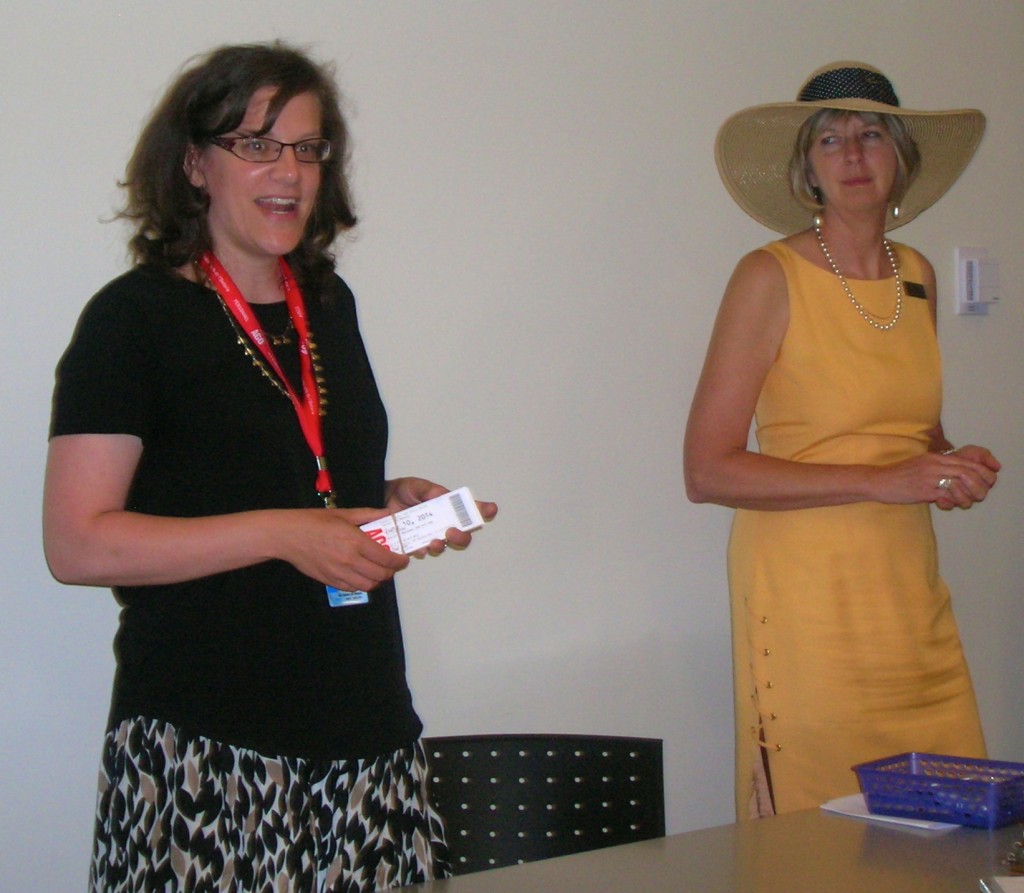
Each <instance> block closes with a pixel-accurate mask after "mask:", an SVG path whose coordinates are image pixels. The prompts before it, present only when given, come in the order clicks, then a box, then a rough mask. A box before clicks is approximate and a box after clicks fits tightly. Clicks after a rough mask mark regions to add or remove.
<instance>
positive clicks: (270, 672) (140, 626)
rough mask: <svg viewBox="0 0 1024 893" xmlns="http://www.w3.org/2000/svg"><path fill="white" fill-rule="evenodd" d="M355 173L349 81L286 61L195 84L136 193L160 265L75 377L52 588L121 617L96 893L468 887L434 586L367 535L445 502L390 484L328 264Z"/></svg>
mask: <svg viewBox="0 0 1024 893" xmlns="http://www.w3.org/2000/svg"><path fill="white" fill-rule="evenodd" d="M347 155H348V152H347V133H346V127H345V123H344V120H343V118H342V116H341V113H340V111H339V106H338V96H337V92H336V88H335V85H334V83H333V80H332V77H331V76H330V74H329V73H328V72H327V71H326V70H325V69H324V68H323V67H321V66H319V65H317V64H315V63H314V62H312V61H311V60H310V59H309V58H308V57H307V56H306V55H305V54H304V53H302V52H299V51H296V50H294V49H292V48H290V47H287V46H284V45H281V44H272V45H250V46H233V47H224V48H221V49H219V50H216V51H214V52H213V53H211V54H209V55H208V56H206V57H204V58H203V59H201V60H199V61H198V62H197V63H196V64H194V65H192V66H191V67H189V68H187V69H186V70H185V71H184V72H183V73H182V74H181V75H180V77H179V78H178V79H177V80H176V81H175V83H174V84H172V86H171V87H170V89H169V90H168V92H167V94H166V96H165V97H164V99H163V101H162V102H161V104H160V105H159V106H158V107H157V109H156V111H155V112H154V114H153V116H152V118H151V120H150V122H149V124H148V125H147V127H146V128H145V130H144V131H143V134H142V136H141V138H140V141H139V143H138V146H137V147H136V150H135V153H134V154H133V156H132V159H131V161H130V163H129V166H128V171H127V178H126V182H125V187H126V189H127V195H128V201H127V207H126V210H125V212H124V216H125V217H126V218H128V219H130V220H132V221H133V222H134V223H135V224H136V231H135V235H134V238H133V239H132V241H131V249H132V252H133V255H134V259H135V262H136V264H135V267H134V269H132V270H131V271H130V272H128V273H126V274H125V275H123V276H121V277H120V278H119V279H117V280H115V281H114V282H112V283H110V284H109V285H108V286H106V287H105V288H104V289H102V290H101V291H100V292H99V293H98V294H97V295H96V296H95V298H94V299H93V300H92V301H91V302H90V304H89V305H88V307H87V308H86V310H85V312H84V313H83V316H82V319H81V321H80V323H79V326H78V329H77V330H76V333H75V336H74V339H73V340H72V343H71V345H70V347H69V348H68V350H67V352H66V354H65V356H64V357H63V359H62V360H61V364H60V367H59V369H58V379H57V388H56V392H55V398H54V415H53V421H52V427H51V441H50V450H49V457H48V463H47V475H46V494H45V508H44V528H45V529H44V538H45V547H46V554H47V560H48V561H49V564H50V567H51V570H52V572H53V574H54V576H55V577H57V579H59V580H61V581H63V582H67V583H75V584H84V585H95V586H110V587H113V589H114V591H115V594H116V596H117V598H118V600H119V602H120V604H121V605H122V608H123V610H122V613H121V621H120V628H119V630H118V634H117V640H116V645H115V649H116V653H117V659H118V664H117V676H116V679H115V684H114V692H113V699H112V706H111V713H110V721H109V726H108V732H107V736H106V741H105V747H104V757H103V765H102V768H101V773H100V792H99V798H98V807H97V825H96V836H95V844H94V850H93V858H92V865H91V872H90V885H91V887H90V889H92V890H96V891H101V890H102V891H109V890H118V891H129V890H152V889H156V888H160V889H175V890H177V889H183V890H184V889H187V890H192V889H218V890H239V891H241V890H246V891H248V890H270V889H274V890H277V889H281V888H282V887H281V886H280V885H281V884H284V885H285V887H287V889H296V890H298V889H301V890H331V891H342V890H344V891H356V890H359V891H362V890H374V889H384V888H387V887H390V886H396V885H400V884H407V883H415V882H418V881H422V880H428V879H431V878H433V877H438V876H444V874H445V873H446V871H447V868H446V864H445V863H446V851H445V847H444V843H443V829H442V827H441V822H440V820H439V819H438V817H437V816H436V815H435V814H434V813H433V812H432V810H431V809H430V807H429V805H428V804H427V802H426V799H425V797H424V793H423V780H424V759H423V752H422V748H421V747H420V745H419V743H418V738H419V735H420V733H421V731H422V725H421V723H420V721H419V718H418V717H417V715H416V713H415V711H414V709H413V706H412V700H411V697H410V694H409V689H408V686H407V684H406V680H405V661H404V654H403V647H402V638H401V629H400V625H399V619H398V610H397V605H396V600H395V590H394V584H393V577H394V575H395V574H396V573H397V572H398V571H400V570H402V569H403V568H404V567H406V565H407V564H408V562H409V560H410V559H409V556H406V555H401V554H397V553H394V552H391V551H389V550H388V549H386V548H385V547H383V546H381V545H379V544H378V543H376V542H374V541H373V540H372V539H371V538H370V537H369V536H367V535H366V534H364V533H363V532H362V531H361V530H360V529H359V525H361V524H364V523H366V522H368V521H371V520H375V519H377V518H380V517H381V516H382V515H384V514H385V513H387V512H394V511H398V510H400V509H402V508H406V507H409V506H412V505H416V504H418V503H420V502H423V501H425V500H427V499H430V498H433V497H435V496H438V495H440V494H442V493H444V492H446V491H445V488H444V487H441V486H440V485H437V484H434V483H431V482H429V481H426V480H423V479H421V478H398V479H395V480H386V479H385V477H384V458H385V452H386V448H387V418H386V415H385V412H384V407H383V404H382V403H381V400H380V396H379V394H378V392H377V387H376V384H375V382H374V378H373V374H372V371H371V369H370V365H369V362H368V360H367V356H366V352H365V350H364V348H363V344H362V340H361V338H360V335H359V329H358V324H357V319H356V312H355V304H354V300H353V297H352V293H351V292H350V291H349V289H348V287H347V286H346V285H345V283H344V282H343V281H342V280H341V279H339V278H338V277H337V276H336V275H335V273H334V267H333V255H332V254H331V252H330V246H331V244H332V243H333V241H334V239H335V238H336V236H337V235H338V234H339V233H341V232H342V231H344V230H347V229H349V228H351V227H352V226H353V225H354V224H355V222H356V221H355V215H354V213H353V211H352V207H351V201H350V197H349V190H348V183H347V178H346V169H345V168H346V162H347ZM480 507H481V511H482V513H483V515H484V517H485V518H491V517H493V516H494V514H495V512H496V511H497V509H496V506H494V505H493V504H492V503H482V504H481V506H480ZM469 541H470V535H469V534H468V533H463V532H461V531H459V530H455V529H452V530H449V531H447V534H446V539H444V540H435V541H434V542H432V543H431V544H430V545H429V547H428V548H427V549H426V550H424V551H425V552H427V553H429V554H431V555H439V554H441V553H442V552H444V551H445V549H446V548H447V547H448V546H449V545H451V546H454V547H457V548H462V547H465V546H466V545H468V544H469ZM327 587H331V588H332V590H340V591H342V592H346V593H348V592H351V593H358V595H356V596H354V597H350V598H348V599H346V600H344V603H343V604H341V605H340V606H339V604H338V602H339V600H338V599H336V598H335V599H331V598H329V596H328V591H327Z"/></svg>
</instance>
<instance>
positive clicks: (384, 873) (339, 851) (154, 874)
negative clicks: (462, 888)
mask: <svg viewBox="0 0 1024 893" xmlns="http://www.w3.org/2000/svg"><path fill="white" fill-rule="evenodd" d="M426 778H427V768H426V757H425V755H424V751H423V748H422V746H421V745H420V743H419V742H416V744H415V745H413V746H412V747H409V748H403V749H401V750H399V751H397V752H396V753H394V754H391V755H388V756H383V757H378V758H376V759H370V760H341V761H333V762H330V761H316V760H305V759H299V758H273V757H266V756H263V755H261V754H259V753H257V752H255V751H252V750H246V749H244V748H238V747H233V746H231V745H227V744H221V743H219V742H217V741H212V740H210V739H208V738H189V737H186V736H184V735H183V734H182V733H180V732H179V731H178V730H177V729H175V728H174V726H172V725H170V724H169V723H166V722H162V721H159V720H149V719H132V720H126V721H124V722H122V723H121V724H120V725H119V726H117V728H115V729H113V730H112V731H110V732H108V733H107V736H106V740H105V743H104V752H103V761H102V765H101V767H100V778H99V794H98V797H97V807H96V833H95V840H94V843H93V855H92V863H91V865H90V872H89V890H90V893H141V891H147V893H150V891H166V893H179V891H181V893H184V891H189V893H192V891H195V893H215V891H216V893H285V891H287V893H364V891H371V890H385V889H388V888H390V887H397V886H403V885H406V884H415V883H421V882H423V881H428V880H433V879H435V878H443V877H447V876H448V875H449V874H450V873H451V871H450V868H449V865H448V849H447V846H446V845H445V842H444V826H443V822H442V820H441V818H440V817H439V816H438V815H437V814H436V813H435V812H434V811H433V809H432V808H431V806H430V804H429V802H428V801H427V797H426V793H425V783H426Z"/></svg>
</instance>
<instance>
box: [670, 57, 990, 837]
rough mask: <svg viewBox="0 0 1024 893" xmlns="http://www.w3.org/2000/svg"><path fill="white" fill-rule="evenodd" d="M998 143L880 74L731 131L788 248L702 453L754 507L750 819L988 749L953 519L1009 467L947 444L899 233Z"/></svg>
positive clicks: (740, 808) (974, 115) (735, 187)
mask: <svg viewBox="0 0 1024 893" xmlns="http://www.w3.org/2000/svg"><path fill="white" fill-rule="evenodd" d="M983 130H984V117H983V116H982V114H981V113H980V112H978V111H975V110H970V109H967V110H962V111H943V112H919V111H913V110H910V109H905V108H901V107H900V105H899V102H898V100H897V98H896V94H895V92H894V90H893V88H892V85H891V84H890V82H889V81H888V79H886V78H885V76H884V75H882V74H881V73H880V72H878V71H877V70H876V69H874V68H872V67H871V66H869V65H865V64H863V63H859V62H837V63H833V64H830V65H828V66H825V67H824V68H822V69H819V70H818V71H816V72H815V73H814V74H812V75H811V77H810V78H809V79H808V80H807V82H805V84H804V86H803V87H802V88H801V90H800V93H799V94H798V99H797V101H796V102H785V103H776V104H772V105H765V106H759V107H756V108H751V109H747V110H745V111H742V112H740V113H738V114H736V115H734V116H732V117H731V118H730V119H728V120H727V121H726V122H725V124H724V125H723V126H722V128H721V130H720V131H719V135H718V140H717V144H716V158H717V162H718V167H719V171H720V173H721V175H722V179H723V181H724V182H725V185H726V187H727V188H728V190H729V192H730V194H731V195H732V196H733V198H734V199H735V200H736V201H737V203H738V204H739V205H740V207H742V208H743V210H745V211H746V212H748V213H749V214H750V215H751V216H753V217H754V218H755V219H757V220H759V221H760V222H762V223H764V224H765V225H767V226H769V227H770V228H772V229H773V230H775V231H776V232H780V233H782V234H783V235H784V236H785V238H783V239H782V240H780V241H777V242H773V243H771V244H769V245H766V246H765V247H763V248H761V249H758V250H756V251H753V252H752V253H750V254H748V255H746V256H745V257H744V258H742V259H741V260H740V262H739V264H738V265H737V267H736V270H735V272H734V273H733V276H732V278H731V279H730V281H729V284H728V286H727V288H726V291H725V296H724V298H723V300H722V305H721V308H720V310H719V314H718V319H717V321H716V324H715V328H714V333H713V335H712V337H711V343H710V346H709V349H708V354H707V358H706V360H705V365H704V370H703V372H702V375H701V379H700V383H699V385H698V387H697V392H696V394H695V396H694V400H693V405H692V407H691V410H690V418H689V423H688V426H687V432H686V442H685V462H684V466H685V478H686V488H687V494H688V496H689V497H690V499H692V500H693V501H695V502H713V503H718V504H721V505H726V506H731V507H733V508H735V509H736V516H735V520H734V524H733V529H732V535H731V538H730V542H729V556H728V561H729V585H730V593H731V607H732V622H733V654H734V682H735V697H736V708H735V709H736V808H737V815H738V816H739V817H741V818H743V817H756V816H761V815H770V814H772V813H775V812H787V811H791V810H795V809H802V808H807V807H813V806H818V805H820V804H821V803H823V802H824V801H826V800H829V799H832V798H834V797H838V796H841V795H844V794H849V793H853V792H855V791H856V790H857V780H856V776H855V775H854V773H853V772H852V771H851V768H850V767H851V766H852V765H854V764H856V763H859V762H863V761H867V760H872V759H876V758H879V757H883V756H887V755H890V754H894V753H900V752H903V751H908V750H918V751H928V752H937V753H950V754H960V755H965V756H984V753H985V744H984V739H983V736H982V730H981V724H980V721H979V717H978V710H977V705H976V702H975V698H974V692H973V689H972V685H971V680H970V675H969V672H968V669H967V665H966V663H965V660H964V655H963V649H962V647H961V643H960V638H959V634H958V631H957V627H956V621H955V619H954V617H953V613H952V608H951V605H950V596H949V592H948V590H947V588H946V586H945V584H944V583H943V581H942V579H941V578H940V576H939V574H938V561H937V555H936V547H935V536H934V533H933V530H932V523H931V514H930V513H931V506H932V505H935V506H937V507H938V508H940V509H944V510H950V509H954V508H961V509H967V508H970V507H971V506H973V505H974V504H975V503H977V502H980V501H981V500H983V499H984V498H985V497H986V495H987V494H988V492H989V490H990V489H991V487H992V486H993V485H994V484H995V483H996V477H997V473H998V471H999V467H1000V466H999V462H998V461H997V460H996V459H995V457H994V456H993V455H992V454H991V453H990V452H989V451H988V450H987V449H985V448H983V447H980V446H975V445H963V446H960V447H959V448H956V449H954V447H953V444H952V443H950V442H949V441H948V440H947V439H946V435H945V434H944V432H943V428H942V423H941V420H940V410H941V401H942V380H941V370H940V364H939V350H938V344H937V339H936V330H935V318H936V309H935V308H936V304H935V274H934V271H933V269H932V267H931V265H930V264H929V262H928V261H927V260H926V259H925V258H924V257H922V256H921V255H920V254H919V253H918V252H917V251H915V250H914V249H912V248H909V247H907V246H905V245H901V244H897V243H894V242H890V241H889V240H888V239H887V238H886V231H887V230H888V229H891V228H893V227H894V226H897V225H900V224H903V223H905V222H907V221H908V220H911V219H913V217H915V216H916V215H917V214H919V213H920V212H921V211H923V210H924V209H925V208H927V207H928V206H929V205H931V204H932V203H933V202H935V201H936V200H937V199H938V198H939V197H941V195H942V194H943V193H944V192H945V191H946V190H947V189H948V188H949V187H950V186H951V185H952V184H953V182H954V181H955V180H956V178H957V177H958V176H959V174H960V172H961V171H962V170H963V168H964V167H965V165H966V164H967V162H968V161H969V160H970V158H971V156H972V155H973V153H974V150H975V148H976V147H977V144H978V142H979V140H980V139H981V135H982V132H983ZM752 419H753V420H754V421H755V423H756V435H757V442H758V449H757V451H755V450H753V449H750V448H749V447H748V432H749V430H750V424H751V421H752Z"/></svg>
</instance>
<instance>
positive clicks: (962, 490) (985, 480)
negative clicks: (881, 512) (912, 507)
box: [889, 444, 1002, 511]
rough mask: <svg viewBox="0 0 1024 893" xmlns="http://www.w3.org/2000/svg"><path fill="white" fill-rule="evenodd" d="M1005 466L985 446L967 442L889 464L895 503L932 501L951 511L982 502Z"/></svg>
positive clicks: (967, 507)
mask: <svg viewBox="0 0 1024 893" xmlns="http://www.w3.org/2000/svg"><path fill="white" fill-rule="evenodd" d="M1001 467H1002V466H1001V465H1000V463H999V460H998V459H996V457H995V456H993V455H992V453H991V452H990V451H989V450H987V449H985V447H981V446H976V445H975V444H968V445H966V446H962V447H960V448H958V449H957V450H955V451H954V452H951V453H935V452H929V453H925V454H923V455H921V456H917V457H915V458H913V459H908V460H907V461H906V462H898V463H896V464H895V465H892V466H889V469H890V471H892V472H894V473H895V475H896V481H895V487H896V495H897V498H896V499H895V500H894V501H896V502H931V503H934V504H935V506H936V508H939V509H942V510H943V511H950V510H952V509H955V508H960V509H969V508H971V506H973V505H974V504H975V503H976V502H982V501H983V500H984V499H985V497H986V496H988V492H989V490H991V489H992V487H994V486H995V484H996V480H997V478H998V475H999V470H1000V468H1001Z"/></svg>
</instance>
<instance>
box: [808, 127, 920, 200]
mask: <svg viewBox="0 0 1024 893" xmlns="http://www.w3.org/2000/svg"><path fill="white" fill-rule="evenodd" d="M851 115H856V116H857V117H858V118H860V119H861V120H862V121H863V122H864V123H865V124H881V125H882V126H883V127H885V129H886V130H887V131H888V133H889V137H890V138H891V139H892V144H893V147H894V148H895V149H896V178H895V180H894V181H893V184H892V192H891V193H890V194H889V202H890V203H891V204H894V205H898V204H899V203H900V202H901V201H902V200H903V196H905V195H906V194H907V190H908V189H909V188H910V184H911V183H913V182H914V178H915V177H916V176H917V172H918V171H919V170H920V169H921V153H920V151H919V150H918V148H917V143H915V142H914V138H913V137H912V136H911V135H910V130H909V129H908V128H907V125H906V123H905V122H904V121H903V119H902V118H900V116H899V115H884V114H879V113H877V112H850V111H844V110H843V109H821V110H820V111H817V112H815V113H814V114H813V115H811V116H810V117H809V118H808V119H807V120H806V121H804V123H803V124H802V125H801V127H800V130H799V132H798V133H797V135H796V142H795V143H794V145H793V154H792V155H791V156H790V159H789V183H790V188H791V189H792V191H793V197H794V198H795V199H796V200H797V201H798V202H800V204H801V205H803V206H804V207H805V208H808V209H809V210H811V211H819V210H821V208H822V201H821V198H820V195H821V193H820V192H819V191H818V190H817V189H815V188H814V187H813V186H812V185H811V182H810V173H811V163H810V161H809V160H808V154H809V152H810V149H811V146H812V145H813V143H814V141H815V140H816V139H817V138H818V137H819V136H820V135H821V133H822V132H823V131H824V130H825V129H826V128H827V127H829V126H831V125H832V124H833V123H834V122H835V121H837V120H840V119H845V118H848V117H850V116H851Z"/></svg>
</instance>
